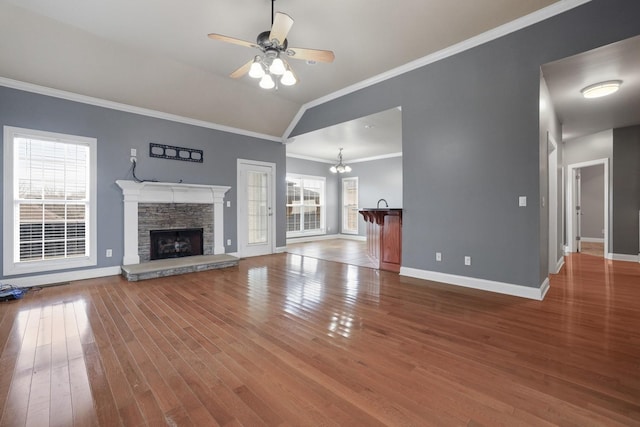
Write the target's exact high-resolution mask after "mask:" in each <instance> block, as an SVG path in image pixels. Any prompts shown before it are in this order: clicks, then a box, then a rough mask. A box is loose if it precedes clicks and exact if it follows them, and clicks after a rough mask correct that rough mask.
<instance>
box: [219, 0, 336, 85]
mask: <svg viewBox="0 0 640 427" xmlns="http://www.w3.org/2000/svg"><path fill="white" fill-rule="evenodd" d="M274 4H275V0H271V30H270V31H263V32H262V33H260V34H258V37H257V39H256V42H255V43H252V42H248V41H244V40H240V39H236V38H233V37H228V36H223V35H222V34H215V33H211V34H209V38H212V39H214V40H220V41H223V42H227V43H233V44H237V45H240V46H245V47H254V48H256V49H258V50H260V52H261V53H260V54H259V55H257V56H255V57H254V58H253V59H251V60H250V61H249V62H247V63H246V64H244V65H243V66H241V67H240V68H238V69H237V70H236V71H234V72H233V73H231V78H234V79H237V78H240V77H242V76H244V75H245V74H247V73H249V77H252V78H254V79H259V80H260V83H259V85H260V87H261V88H263V89H273V88H276V89H278V85H279V84H281V85H283V86H292V85H294V84H296V83H297V82H298V78H297V77H296V75H295V74H294V72H293V70H292V69H291V66H290V65H289V63H288V62H287V61H286V59H285V58H294V59H301V60H304V61H307V63H316V62H333V60H334V58H335V55H334V54H333V52H331V51H329V50H318V49H304V48H300V47H289V41H288V40H287V34H289V30H291V27H292V26H293V19H292V18H291V17H290V16H289V15H287V14H286V13H281V12H277V13H274Z"/></svg>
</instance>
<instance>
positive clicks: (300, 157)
mask: <svg viewBox="0 0 640 427" xmlns="http://www.w3.org/2000/svg"><path fill="white" fill-rule="evenodd" d="M287 157H292V158H294V159H301V160H309V161H312V162H318V163H326V164H328V165H332V164H334V163H335V160H327V159H320V158H318V157H311V156H305V155H303V154H295V153H287Z"/></svg>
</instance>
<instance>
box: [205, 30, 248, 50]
mask: <svg viewBox="0 0 640 427" xmlns="http://www.w3.org/2000/svg"><path fill="white" fill-rule="evenodd" d="M209 38H210V39H213V40H220V41H223V42H227V43H233V44H237V45H240V46H244V47H258V45H256V44H255V43H251V42H248V41H245V40H240V39H236V38H233V37H229V36H223V35H222V34H216V33H211V34H209Z"/></svg>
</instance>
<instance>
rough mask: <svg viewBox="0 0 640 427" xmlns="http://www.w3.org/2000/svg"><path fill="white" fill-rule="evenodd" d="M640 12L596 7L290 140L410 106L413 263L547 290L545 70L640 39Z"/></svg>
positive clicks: (446, 64)
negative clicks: (468, 261)
mask: <svg viewBox="0 0 640 427" xmlns="http://www.w3.org/2000/svg"><path fill="white" fill-rule="evenodd" d="M637 16H640V2H638V1H635V0H594V1H592V2H589V3H587V4H584V5H582V6H579V7H577V8H574V9H572V10H570V11H567V12H565V13H563V14H561V15H558V16H555V17H553V18H550V19H548V20H546V21H543V22H540V23H538V24H535V25H533V26H530V27H527V28H525V29H522V30H520V31H517V32H514V33H511V34H509V35H507V36H504V37H501V38H499V39H497V40H494V41H491V42H489V43H486V44H483V45H481V46H478V47H476V48H473V49H470V50H467V51H465V52H462V53H459V54H457V55H454V56H452V57H449V58H446V59H443V60H441V61H438V62H435V63H433V64H430V65H427V66H425V67H422V68H420V69H417V70H414V71H411V72H408V73H405V74H403V75H401V76H398V77H396V78H393V79H390V80H387V81H384V82H381V83H378V84H376V85H373V86H370V87H367V88H365V89H362V90H359V91H357V92H354V93H351V94H348V95H345V96H342V97H340V98H338V99H335V100H332V101H329V102H326V103H324V104H321V105H318V106H316V107H314V108H311V109H309V110H308V111H307V112H306V113H305V114H304V115H303V117H302V119H301V120H300V122H299V123H298V125H297V126H296V128H295V129H294V131H293V133H292V135H291V136H295V135H299V134H302V133H306V132H310V131H313V130H316V129H320V128H323V127H327V126H331V125H333V124H336V123H340V122H344V121H347V120H351V119H354V118H357V117H362V116H365V115H368V114H371V113H374V112H377V111H382V110H385V109H388V108H392V107H394V106H397V105H401V106H402V114H403V120H402V137H403V183H404V201H403V204H404V206H403V207H404V217H403V227H404V228H403V249H402V254H403V260H402V264H403V266H404V267H410V268H415V269H421V270H427V271H438V272H443V273H449V274H454V275H460V276H468V277H474V278H481V279H488V280H493V281H499V282H506V283H512V284H518V285H522V286H528V287H539V286H540V284H541V283H542V282H543V281H544V280H545V278H546V277H547V272H548V265H547V264H548V260H547V259H546V258H547V257H543V256H542V255H541V254H542V253H543V252H544V248H543V247H544V246H547V244H546V242H541V236H545V235H547V233H548V231H547V230H542V229H541V228H542V227H544V224H543V223H542V222H541V215H543V214H544V212H543V210H542V209H541V206H540V195H541V194H544V193H545V190H544V189H542V188H541V183H540V174H541V171H540V163H541V152H540V151H541V150H540V144H539V137H540V129H539V125H540V124H539V101H540V99H539V89H540V66H541V65H542V64H545V63H547V62H551V61H554V60H558V59H561V58H564V57H567V56H571V55H575V54H577V53H580V52H584V51H587V50H590V49H593V48H596V47H599V46H602V45H605V44H608V43H612V42H615V41H619V40H622V39H625V38H628V37H631V36H635V35H637V34H640V20H638V19H637ZM518 196H527V197H528V200H529V206H528V207H526V208H519V207H518ZM436 251H442V252H443V256H444V258H443V261H442V262H439V263H436V262H435V257H434V253H435V252H436ZM465 255H470V256H472V257H473V265H472V266H464V263H463V257H464V256H465Z"/></svg>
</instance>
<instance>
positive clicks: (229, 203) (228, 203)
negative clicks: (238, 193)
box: [227, 200, 231, 208]
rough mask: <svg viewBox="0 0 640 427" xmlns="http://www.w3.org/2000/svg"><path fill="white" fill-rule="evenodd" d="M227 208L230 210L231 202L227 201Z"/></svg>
mask: <svg viewBox="0 0 640 427" xmlns="http://www.w3.org/2000/svg"><path fill="white" fill-rule="evenodd" d="M227 207H228V208H230V207H231V200H227Z"/></svg>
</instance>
